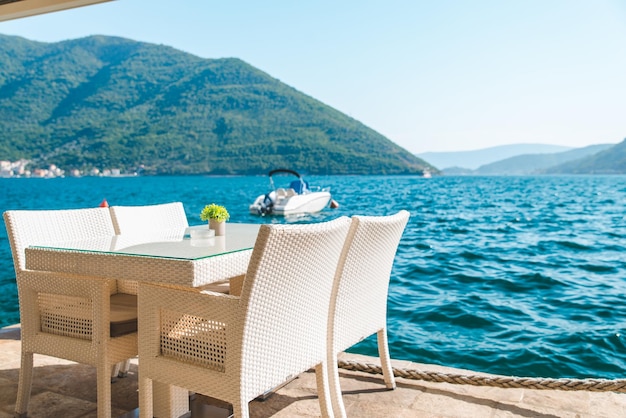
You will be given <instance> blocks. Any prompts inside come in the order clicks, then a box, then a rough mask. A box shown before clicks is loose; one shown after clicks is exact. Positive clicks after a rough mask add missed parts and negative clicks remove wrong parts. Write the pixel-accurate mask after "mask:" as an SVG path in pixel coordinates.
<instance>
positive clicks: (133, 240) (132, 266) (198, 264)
mask: <svg viewBox="0 0 626 418" xmlns="http://www.w3.org/2000/svg"><path fill="white" fill-rule="evenodd" d="M259 227H260V225H256V224H237V223H229V224H228V225H227V229H226V235H225V236H220V237H213V238H209V239H192V238H190V237H189V233H190V232H192V231H193V230H194V229H196V230H197V229H203V228H204V229H206V228H207V226H206V225H202V226H195V227H190V228H186V229H184V230H183V229H180V230H168V231H160V232H155V233H154V234H149V235H142V236H133V235H117V236H112V237H110V238H104V239H92V240H84V241H70V242H60V243H54V244H51V245H46V246H32V247H29V248H26V250H25V252H26V268H27V269H29V270H43V271H54V272H61V273H71V274H77V275H81V276H90V277H108V278H114V279H121V280H136V281H150V282H154V281H158V282H163V283H168V284H176V285H182V286H189V287H198V286H203V285H206V284H209V283H212V282H215V281H219V280H223V279H225V278H228V277H233V276H237V275H240V274H244V273H245V272H246V269H247V267H248V262H249V260H250V255H251V253H252V248H253V247H254V243H255V240H256V236H257V233H258V231H259Z"/></svg>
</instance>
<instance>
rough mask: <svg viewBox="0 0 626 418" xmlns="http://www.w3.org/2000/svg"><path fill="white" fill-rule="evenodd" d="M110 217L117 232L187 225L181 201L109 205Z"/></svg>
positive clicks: (133, 231) (142, 231) (143, 231)
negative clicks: (137, 204) (138, 204)
mask: <svg viewBox="0 0 626 418" xmlns="http://www.w3.org/2000/svg"><path fill="white" fill-rule="evenodd" d="M109 209H110V210H111V217H112V218H113V225H114V227H115V231H116V233H117V234H132V233H136V232H139V233H145V232H150V231H153V230H155V229H157V230H168V229H177V228H186V227H188V226H189V223H188V222H187V215H186V214H185V209H184V207H183V204H182V203H181V202H172V203H163V204H159V205H145V206H111V207H110V208H109Z"/></svg>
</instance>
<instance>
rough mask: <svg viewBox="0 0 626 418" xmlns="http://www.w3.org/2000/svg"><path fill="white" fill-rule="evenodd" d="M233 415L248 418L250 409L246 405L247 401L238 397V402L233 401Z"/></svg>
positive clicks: (236, 417) (238, 417)
mask: <svg viewBox="0 0 626 418" xmlns="http://www.w3.org/2000/svg"><path fill="white" fill-rule="evenodd" d="M233 417H235V418H250V409H249V407H248V401H246V400H244V399H239V402H233Z"/></svg>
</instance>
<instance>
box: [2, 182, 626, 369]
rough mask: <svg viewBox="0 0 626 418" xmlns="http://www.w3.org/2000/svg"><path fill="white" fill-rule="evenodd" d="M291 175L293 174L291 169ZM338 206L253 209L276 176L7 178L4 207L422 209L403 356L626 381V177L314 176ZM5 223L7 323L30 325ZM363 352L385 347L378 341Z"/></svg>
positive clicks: (399, 280)
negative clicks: (24, 318)
mask: <svg viewBox="0 0 626 418" xmlns="http://www.w3.org/2000/svg"><path fill="white" fill-rule="evenodd" d="M285 179H286V181H287V178H285ZM306 180H308V181H309V183H310V184H311V185H319V186H323V187H330V188H331V192H332V195H333V199H334V200H335V201H337V203H339V208H337V209H330V208H328V209H325V210H324V211H322V212H321V213H319V214H315V215H311V216H305V217H296V218H282V217H271V216H269V217H259V216H255V215H250V214H249V213H248V205H249V204H250V203H252V201H253V200H254V199H255V198H256V196H257V195H259V194H262V193H266V192H267V191H268V190H269V180H268V178H267V177H266V176H265V177H264V176H249V177H238V176H235V177H207V176H189V177H175V176H171V177H83V178H52V179H35V178H9V179H7V178H3V179H0V190H1V191H2V192H1V193H0V211H2V212H4V211H6V210H10V209H63V208H81V207H92V206H98V205H99V204H100V202H101V201H102V200H103V199H106V200H107V201H108V203H109V204H110V205H147V204H156V203H165V202H172V201H181V202H183V204H184V207H185V211H186V213H187V217H188V220H189V223H190V225H195V224H200V223H202V222H201V221H200V218H199V214H200V211H201V209H202V208H203V207H204V206H205V205H206V204H209V203H218V204H223V205H225V206H226V207H227V208H228V210H229V212H230V214H231V219H230V222H252V223H283V222H289V223H291V222H304V223H309V222H322V221H327V220H331V219H334V218H336V217H339V216H342V215H348V216H351V215H387V214H391V213H395V212H396V211H398V210H400V209H406V210H408V211H409V212H410V213H411V218H410V220H409V223H408V225H407V227H406V230H405V232H404V235H403V237H402V240H401V242H400V245H399V248H398V251H397V255H396V259H395V262H394V267H393V271H392V275H391V279H390V288H389V298H388V334H389V345H390V351H391V356H392V357H393V358H395V359H405V360H410V361H414V362H419V363H428V364H437V365H443V366H449V367H455V368H461V369H468V370H472V371H477V372H488V373H495V374H501V375H509V376H523V377H526V376H527V377H546V378H605V379H616V378H623V377H624V373H625V371H626V336H625V334H626V297H625V296H626V176H528V177H521V176H520V177H516V176H511V177H497V176H494V177H475V176H467V177H465V176H458V177H454V176H441V177H438V176H435V177H432V178H428V179H427V178H422V177H417V176H307V177H306ZM19 321H20V318H19V309H18V298H17V289H16V284H15V273H14V270H13V264H12V259H11V253H10V248H9V243H8V240H7V236H6V230H5V229H4V228H0V326H7V325H12V324H16V323H19ZM350 351H352V352H356V353H361V354H367V355H376V354H377V348H376V341H375V338H367V339H366V340H364V341H362V342H361V343H359V344H358V345H356V346H355V347H353V348H352V349H351V350H350Z"/></svg>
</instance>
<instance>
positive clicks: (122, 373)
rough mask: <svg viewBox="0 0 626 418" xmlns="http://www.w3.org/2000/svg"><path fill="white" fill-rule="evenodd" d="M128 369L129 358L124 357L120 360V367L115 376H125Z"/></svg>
mask: <svg viewBox="0 0 626 418" xmlns="http://www.w3.org/2000/svg"><path fill="white" fill-rule="evenodd" d="M129 370H130V359H126V360H124V361H123V362H122V366H121V368H120V371H119V374H118V375H117V377H127V376H128V371H129Z"/></svg>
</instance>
